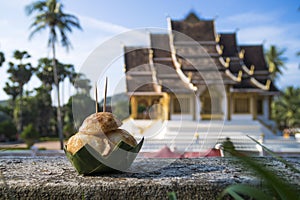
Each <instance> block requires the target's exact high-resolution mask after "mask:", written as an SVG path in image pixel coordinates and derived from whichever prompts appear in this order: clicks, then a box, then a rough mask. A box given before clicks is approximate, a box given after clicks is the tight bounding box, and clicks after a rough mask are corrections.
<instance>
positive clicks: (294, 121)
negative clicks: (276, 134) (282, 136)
mask: <svg viewBox="0 0 300 200" xmlns="http://www.w3.org/2000/svg"><path fill="white" fill-rule="evenodd" d="M272 107H273V108H272V111H273V119H274V120H275V122H276V123H277V125H278V127H279V128H280V129H281V130H282V129H284V128H293V127H299V126H300V121H299V119H300V88H294V87H288V88H286V89H285V91H284V92H283V93H282V94H281V95H280V96H279V97H278V99H276V100H275V101H274V103H273V105H272Z"/></svg>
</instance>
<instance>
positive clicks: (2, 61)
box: [0, 51, 5, 67]
mask: <svg viewBox="0 0 300 200" xmlns="http://www.w3.org/2000/svg"><path fill="white" fill-rule="evenodd" d="M4 61H5V57H4V53H2V52H1V51H0V67H1V66H2V64H3V63H4Z"/></svg>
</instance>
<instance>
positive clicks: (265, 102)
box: [263, 96, 270, 119]
mask: <svg viewBox="0 0 300 200" xmlns="http://www.w3.org/2000/svg"><path fill="white" fill-rule="evenodd" d="M269 109H270V108H269V97H268V96H265V97H264V99H263V114H264V118H265V119H269V113H270V111H269Z"/></svg>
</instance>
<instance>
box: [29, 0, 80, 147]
mask: <svg viewBox="0 0 300 200" xmlns="http://www.w3.org/2000/svg"><path fill="white" fill-rule="evenodd" d="M26 11H27V14H28V15H32V14H34V13H35V16H34V22H33V23H32V24H31V26H30V27H31V28H32V29H33V30H32V32H31V34H30V37H29V38H32V36H33V35H35V34H36V33H37V32H40V31H42V30H44V29H48V31H49V38H48V47H49V48H51V49H52V65H53V75H54V77H53V78H54V85H55V87H56V94H57V104H58V106H57V126H58V134H59V138H60V145H61V149H63V132H62V131H63V130H62V127H63V125H62V117H61V116H62V115H61V104H60V89H59V79H58V71H57V64H56V54H55V53H56V44H57V43H58V36H59V35H60V39H61V40H60V43H61V45H62V46H63V47H65V48H66V49H67V50H69V48H70V47H71V43H70V41H69V39H68V37H67V33H71V32H72V28H73V27H75V28H77V29H81V26H80V24H79V20H78V18H77V17H75V16H74V15H70V14H67V13H65V12H63V5H62V4H61V3H60V2H59V0H41V1H37V2H34V3H32V4H30V5H28V6H27V7H26Z"/></svg>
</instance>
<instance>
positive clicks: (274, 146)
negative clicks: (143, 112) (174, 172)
mask: <svg viewBox="0 0 300 200" xmlns="http://www.w3.org/2000/svg"><path fill="white" fill-rule="evenodd" d="M121 128H124V129H126V130H127V131H129V132H130V133H131V134H132V135H134V136H135V137H136V138H137V139H141V138H142V137H144V138H145V142H144V145H143V148H142V150H141V151H142V152H154V151H158V150H159V149H161V148H162V147H164V146H165V145H167V146H169V147H170V148H171V149H174V150H175V149H176V151H179V152H187V151H188V152H206V151H207V150H209V149H211V148H214V147H215V145H216V144H218V143H222V142H223V141H224V140H225V139H226V137H229V138H230V139H231V141H232V142H233V144H234V145H235V147H236V149H237V150H240V151H247V152H253V153H258V152H259V149H260V148H258V145H257V144H256V143H255V142H253V141H252V140H251V139H250V138H249V137H247V135H249V136H251V137H252V138H254V139H256V140H258V141H260V140H261V139H262V137H261V135H262V134H264V136H265V138H264V144H265V145H266V146H267V147H268V148H270V149H271V150H275V152H282V151H283V150H286V151H287V150H288V151H290V152H295V151H299V153H300V143H297V142H296V140H293V139H289V140H287V139H284V138H282V137H279V136H274V135H273V133H272V132H271V131H269V129H267V128H266V127H264V126H263V125H262V124H261V123H260V122H258V121H253V120H245V119H242V120H231V121H199V122H196V121H172V120H171V121H161V120H130V119H128V120H125V121H124V122H123V125H122V127H121ZM196 133H197V134H198V136H199V138H198V140H197V139H196V136H195V135H196Z"/></svg>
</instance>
